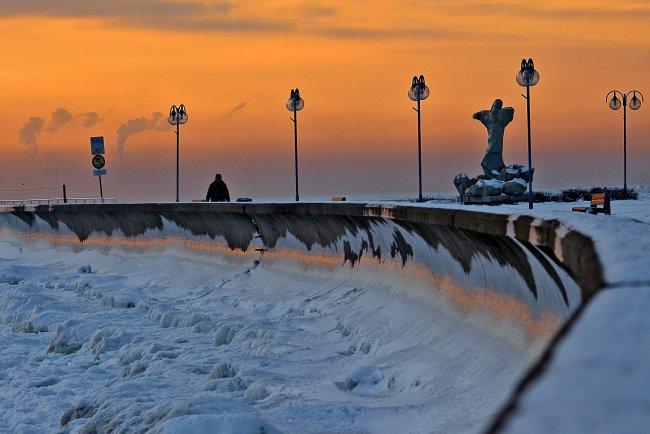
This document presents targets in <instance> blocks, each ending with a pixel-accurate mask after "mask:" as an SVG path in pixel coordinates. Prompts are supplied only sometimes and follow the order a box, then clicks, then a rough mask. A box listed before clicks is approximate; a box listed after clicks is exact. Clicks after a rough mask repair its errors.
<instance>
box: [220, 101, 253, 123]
mask: <svg viewBox="0 0 650 434" xmlns="http://www.w3.org/2000/svg"><path fill="white" fill-rule="evenodd" d="M247 104H248V102H247V101H242V102H240V103H239V104H237V105H236V106H234V107H233V108H232V109H231V110H230V111H229V112H228V113H226V115H225V116H224V117H223V118H224V119H230V118H231V117H233V115H234V114H235V113H237V112H239V111H242V110H244V109H245V108H246V105H247Z"/></svg>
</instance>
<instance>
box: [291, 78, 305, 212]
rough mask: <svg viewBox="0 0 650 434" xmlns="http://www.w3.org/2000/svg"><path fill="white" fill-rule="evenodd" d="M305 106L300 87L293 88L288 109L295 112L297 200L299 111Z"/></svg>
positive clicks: (294, 138) (294, 148)
mask: <svg viewBox="0 0 650 434" xmlns="http://www.w3.org/2000/svg"><path fill="white" fill-rule="evenodd" d="M303 108H305V100H303V99H302V98H301V97H300V90H299V89H297V88H296V89H291V94H290V95H289V99H288V100H287V110H289V111H290V112H293V118H290V119H291V121H292V122H293V155H294V171H295V175H296V202H298V201H299V200H300V195H299V193H298V112H299V111H300V110H302V109H303Z"/></svg>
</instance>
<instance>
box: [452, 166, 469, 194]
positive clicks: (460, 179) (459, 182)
mask: <svg viewBox="0 0 650 434" xmlns="http://www.w3.org/2000/svg"><path fill="white" fill-rule="evenodd" d="M454 185H455V186H456V190H458V194H460V195H461V196H462V195H463V194H465V190H467V189H468V188H469V187H470V186H471V185H472V181H471V180H470V178H469V176H467V174H466V173H462V172H461V173H459V174H458V175H456V176H455V177H454Z"/></svg>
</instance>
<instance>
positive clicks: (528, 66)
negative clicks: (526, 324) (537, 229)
mask: <svg viewBox="0 0 650 434" xmlns="http://www.w3.org/2000/svg"><path fill="white" fill-rule="evenodd" d="M517 83H518V84H519V85H520V86H523V87H525V88H526V95H523V94H522V95H521V96H523V97H524V98H525V99H526V120H527V123H528V209H533V199H534V195H533V167H532V164H533V163H532V151H531V140H530V87H531V86H535V85H536V84H537V83H539V72H537V70H535V65H534V64H533V59H528V60H526V59H522V60H521V68H520V69H519V72H518V73H517Z"/></svg>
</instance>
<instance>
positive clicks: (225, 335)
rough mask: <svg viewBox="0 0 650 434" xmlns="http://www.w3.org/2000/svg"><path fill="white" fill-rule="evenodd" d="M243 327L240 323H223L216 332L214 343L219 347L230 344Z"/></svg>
mask: <svg viewBox="0 0 650 434" xmlns="http://www.w3.org/2000/svg"><path fill="white" fill-rule="evenodd" d="M241 329H242V326H241V325H239V324H222V325H221V326H220V327H219V328H218V329H217V332H216V333H215V334H214V345H215V346H217V347H218V346H221V345H228V344H229V343H231V342H232V340H233V338H234V337H235V335H236V334H237V333H239V331H240V330H241Z"/></svg>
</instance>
